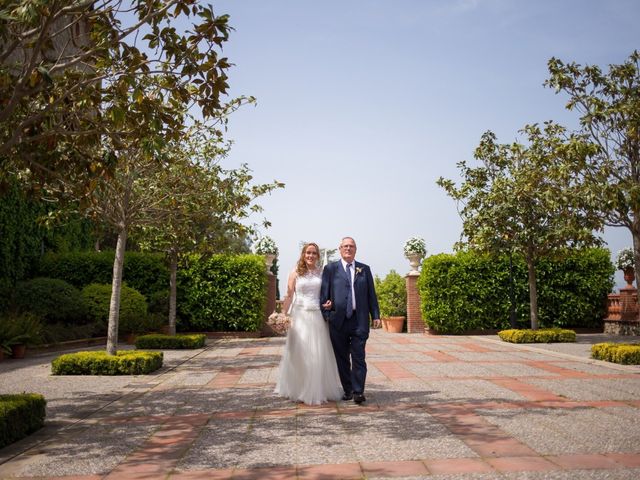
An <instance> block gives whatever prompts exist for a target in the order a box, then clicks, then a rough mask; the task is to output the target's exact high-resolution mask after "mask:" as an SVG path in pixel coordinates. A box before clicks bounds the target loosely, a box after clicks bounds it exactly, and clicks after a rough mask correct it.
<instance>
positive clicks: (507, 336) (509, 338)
mask: <svg viewBox="0 0 640 480" xmlns="http://www.w3.org/2000/svg"><path fill="white" fill-rule="evenodd" d="M498 336H499V337H500V338H501V339H502V340H503V341H505V342H511V343H566V342H575V341H576V332H574V331H573V330H564V329H562V328H543V329H540V330H518V329H511V330H502V331H500V332H498Z"/></svg>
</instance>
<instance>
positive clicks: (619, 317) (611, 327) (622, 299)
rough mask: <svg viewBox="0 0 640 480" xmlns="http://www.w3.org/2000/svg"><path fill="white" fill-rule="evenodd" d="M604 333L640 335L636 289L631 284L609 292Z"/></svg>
mask: <svg viewBox="0 0 640 480" xmlns="http://www.w3.org/2000/svg"><path fill="white" fill-rule="evenodd" d="M607 303H608V304H607V317H606V318H605V319H604V333H607V334H610V335H640V320H638V291H637V290H636V289H635V288H634V287H633V286H632V285H631V284H629V285H627V286H626V287H624V288H621V289H620V293H612V294H609V297H608V302H607Z"/></svg>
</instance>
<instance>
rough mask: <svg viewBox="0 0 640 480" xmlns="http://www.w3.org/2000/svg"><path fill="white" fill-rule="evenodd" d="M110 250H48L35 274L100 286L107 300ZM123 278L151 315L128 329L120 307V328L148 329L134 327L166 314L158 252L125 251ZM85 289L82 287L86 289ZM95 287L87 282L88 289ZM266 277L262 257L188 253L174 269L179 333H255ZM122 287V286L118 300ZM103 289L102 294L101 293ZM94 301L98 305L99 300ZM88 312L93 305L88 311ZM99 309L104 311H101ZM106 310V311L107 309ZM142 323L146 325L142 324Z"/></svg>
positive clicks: (163, 274)
mask: <svg viewBox="0 0 640 480" xmlns="http://www.w3.org/2000/svg"><path fill="white" fill-rule="evenodd" d="M113 255H114V254H113V252H82V253H68V254H48V255H45V256H44V257H43V259H42V261H41V262H40V268H39V273H40V275H43V276H47V277H50V278H59V279H65V280H66V281H68V282H69V283H71V284H72V285H74V286H76V287H78V288H85V287H87V286H88V285H91V284H105V285H108V286H104V287H102V288H103V289H105V291H106V289H108V290H109V292H108V295H106V294H101V295H99V297H100V298H101V299H103V298H110V288H111V286H110V284H111V275H112V271H113ZM123 280H124V282H125V283H126V285H127V286H128V287H131V288H134V289H135V290H137V291H138V292H140V293H142V294H143V295H144V296H145V298H146V299H147V301H148V302H149V308H148V311H149V312H151V313H152V314H153V315H150V316H145V315H142V314H138V315H136V317H137V319H136V320H135V322H134V323H133V324H132V327H131V328H129V327H128V324H129V323H131V322H127V321H126V319H125V317H126V315H123V313H122V308H123V306H121V314H120V315H121V329H120V330H121V331H122V332H124V331H125V330H130V331H132V332H136V333H142V332H144V331H149V330H150V328H142V329H140V328H137V326H139V324H140V322H141V321H142V320H144V318H143V317H145V318H147V319H148V320H152V321H151V324H153V325H151V324H149V325H148V326H155V324H156V323H157V322H156V320H157V319H158V318H159V317H163V318H164V319H166V318H167V317H166V315H167V314H168V290H167V287H168V285H169V276H168V271H167V267H166V265H165V263H164V257H163V256H162V255H158V254H149V253H139V252H127V253H126V255H125V263H124V275H123ZM87 288H88V287H87ZM96 288H97V287H95V286H94V285H91V289H92V292H93V290H96ZM266 288H267V275H266V272H265V268H264V259H263V258H262V257H261V256H258V255H213V256H211V257H204V256H200V255H190V256H187V257H185V258H184V259H183V261H182V264H181V265H180V266H179V268H178V298H177V309H178V318H177V328H178V329H179V330H180V331H235V332H243V331H244V332H255V331H259V330H260V329H261V327H262V322H263V315H264V313H263V309H264V303H265V301H266ZM125 291H126V288H124V287H123V297H122V300H121V301H122V302H123V303H125V302H124V298H125V297H124V295H125ZM88 293H89V292H87V291H86V290H83V296H84V297H87V296H90V297H96V295H98V293H100V292H93V293H92V294H91V295H88ZM103 293H104V292H103ZM100 303H104V302H102V301H100ZM89 310H90V311H89V313H90V314H91V313H92V312H93V310H94V309H91V308H90V309H89ZM101 310H104V309H101ZM107 311H108V309H107ZM145 325H146V324H145Z"/></svg>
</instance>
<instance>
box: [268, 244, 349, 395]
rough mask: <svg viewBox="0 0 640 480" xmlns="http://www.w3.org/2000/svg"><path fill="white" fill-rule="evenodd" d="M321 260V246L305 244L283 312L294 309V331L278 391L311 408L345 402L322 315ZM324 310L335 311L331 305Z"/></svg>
mask: <svg viewBox="0 0 640 480" xmlns="http://www.w3.org/2000/svg"><path fill="white" fill-rule="evenodd" d="M319 256H320V249H319V248H318V245H316V244H315V243H307V244H305V246H304V247H303V248H302V252H301V254H300V259H299V260H298V263H297V265H296V268H295V270H294V271H293V272H291V274H290V275H289V280H288V282H287V295H286V297H285V299H284V303H283V305H282V310H283V311H284V312H288V311H289V307H290V306H291V307H292V309H291V327H290V328H289V332H288V333H287V341H286V344H285V347H284V354H283V356H282V360H281V361H280V371H279V373H278V381H277V383H276V388H275V390H274V392H275V393H277V394H279V395H282V396H284V397H287V398H290V399H291V400H294V401H300V402H304V403H306V404H308V405H319V404H321V403H324V402H326V401H330V400H338V399H340V398H342V384H341V383H340V378H339V376H338V367H337V366H336V359H335V356H334V353H333V347H332V346H331V340H330V338H329V326H328V325H327V323H326V322H325V320H324V318H323V317H322V313H321V312H320V284H321V283H322V278H321V273H322V272H321V271H320V268H319V266H318V259H319ZM294 294H295V300H294ZM323 307H324V308H331V301H330V300H329V301H328V302H327V303H326V304H325V305H323Z"/></svg>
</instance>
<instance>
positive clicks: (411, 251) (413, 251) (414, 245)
mask: <svg viewBox="0 0 640 480" xmlns="http://www.w3.org/2000/svg"><path fill="white" fill-rule="evenodd" d="M411 255H419V256H420V258H424V257H425V256H426V255H427V245H426V244H425V242H424V239H423V238H420V237H409V239H408V240H407V241H406V242H404V256H405V257H407V258H409V257H410V256H411Z"/></svg>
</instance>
